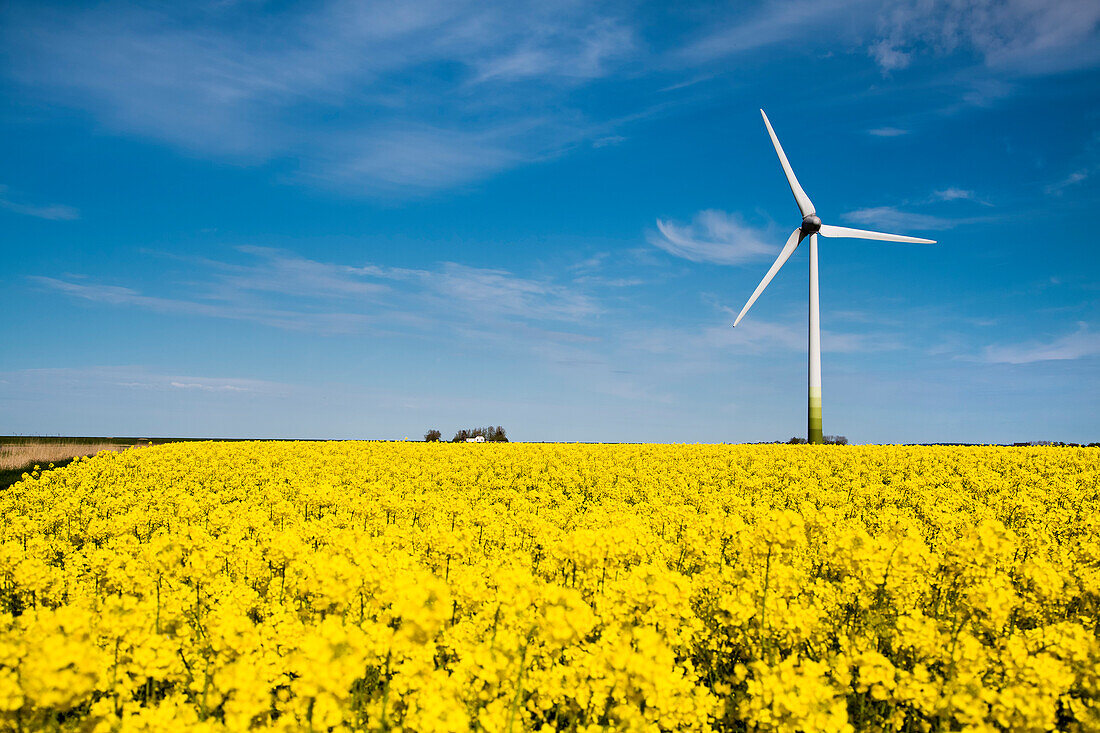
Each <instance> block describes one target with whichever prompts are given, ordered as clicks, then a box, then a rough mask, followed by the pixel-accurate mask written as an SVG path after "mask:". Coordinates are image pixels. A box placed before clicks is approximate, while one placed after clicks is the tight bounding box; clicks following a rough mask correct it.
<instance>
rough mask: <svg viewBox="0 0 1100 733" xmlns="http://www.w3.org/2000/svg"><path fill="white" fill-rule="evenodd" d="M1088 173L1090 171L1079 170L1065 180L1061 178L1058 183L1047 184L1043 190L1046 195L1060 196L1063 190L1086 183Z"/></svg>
mask: <svg viewBox="0 0 1100 733" xmlns="http://www.w3.org/2000/svg"><path fill="white" fill-rule="evenodd" d="M1090 172H1091V171H1089V170H1086V169H1083V168H1082V169H1081V170H1076V171H1074V172H1073V173H1070V174H1069V175H1068V176H1066V177H1065V178H1062V179H1060V180H1058V181H1055V182H1054V183H1050V184H1048V185H1047V186H1046V187H1045V188H1044V189H1043V190H1044V191H1046V192H1047V193H1048V194H1051V195H1054V196H1060V195H1061V194H1062V192H1063V191H1064V190H1066V189H1067V188H1069V187H1070V186H1076V185H1077V184H1078V183H1082V182H1083V181H1087V180H1088V178H1089V174H1090Z"/></svg>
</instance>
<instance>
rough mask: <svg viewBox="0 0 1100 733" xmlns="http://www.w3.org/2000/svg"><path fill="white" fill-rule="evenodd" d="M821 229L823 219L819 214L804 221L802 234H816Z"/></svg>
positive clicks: (812, 215) (811, 215)
mask: <svg viewBox="0 0 1100 733" xmlns="http://www.w3.org/2000/svg"><path fill="white" fill-rule="evenodd" d="M819 229H821V217H819V216H818V215H817V214H810V215H809V216H807V217H805V218H804V219H803V220H802V233H803V234H804V235H805V236H809V235H811V234H816V233H817V231H818V230H819Z"/></svg>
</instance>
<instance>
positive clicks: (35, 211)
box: [0, 185, 80, 221]
mask: <svg viewBox="0 0 1100 733" xmlns="http://www.w3.org/2000/svg"><path fill="white" fill-rule="evenodd" d="M7 194H8V187H7V186H3V185H0V209H7V210H8V211H11V212H13V213H16V214H23V215H24V216H33V217H35V218H36V219H48V220H50V221H71V220H73V219H79V218H80V212H79V211H77V210H76V209H74V208H73V207H72V206H65V205H64V204H46V205H41V204H26V203H20V202H18V201H12V199H11V198H10V197H9V196H8V195H7Z"/></svg>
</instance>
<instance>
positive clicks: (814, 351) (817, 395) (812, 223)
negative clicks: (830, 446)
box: [733, 110, 936, 445]
mask: <svg viewBox="0 0 1100 733" xmlns="http://www.w3.org/2000/svg"><path fill="white" fill-rule="evenodd" d="M760 116H761V117H763V118H764V126H765V127H767V128H768V135H769V136H770V137H771V139H772V145H774V146H775V152H776V154H777V155H778V156H779V164H780V165H782V166H783V173H785V174H786V175H787V183H789V184H790V186H791V193H793V194H794V200H795V202H796V203H797V204H798V210H799V211H800V212H802V225H801V226H799V227H798V229H795V230H794V231H793V232H791V236H790V237H789V238H788V239H787V243H786V244H785V245H784V246H783V250H782V251H781V252H780V253H779V256H778V257H776V258H775V262H774V263H772V266H771V268H770V269H769V270H768V274H767V275H765V276H764V279H763V280H761V281H760V284H759V285H757V286H756V290H754V291H753V292H752V297H751V298H749V302H748V303H745V307H744V308H742V309H741V312H740V313H739V314H738V316H737V320H735V321H734V322H733V326H734V328H736V327H737V324H738V323H740V322H741V319H742V318H744V317H745V314H746V313H748V312H749V308H751V307H752V304H753V303H755V302H756V299H757V298H759V297H760V294H761V293H762V292H764V288H766V287H768V283H770V282H771V281H772V278H773V277H775V273H777V272H779V268H781V267H782V266H783V263H784V262H786V261H787V260H788V259H790V256H791V255H792V254H794V251H795V250H796V249H798V245H800V244H801V243H802V240H803V239H807V238H808V239H809V240H810V349H809V351H810V370H809V371H810V375H809V376H810V379H809V382H810V394H809V409H808V414H807V417H808V422H809V428H808V435H807V438H808V440H809V442H810V443H813V444H818V445H820V444H821V443H823V442H825V441H824V436H823V434H822V431H821V313H820V312H819V310H818V298H817V235H818V234H821V235H822V236H825V237H852V238H854V239H878V240H881V241H884V242H912V243H915V244H935V243H936V242H935V240H932V239H921V238H919V237H905V236H902V235H900V234H883V233H882V232H869V231H865V230H863V229H850V228H848V227H836V226H832V225H831V224H822V223H821V219H820V218H819V217H818V215H817V211H816V210H815V209H814V205H813V203H812V202H811V201H810V197H809V196H807V195H806V192H805V191H803V190H802V186H801V185H799V183H798V179H797V178H795V177H794V171H793V170H791V164H790V163H789V162H788V161H787V155H786V154H785V153H784V152H783V146H782V145H780V144H779V138H777V137H776V136H775V130H773V129H772V123H771V122H769V121H768V116H767V115H766V114H764V110H760Z"/></svg>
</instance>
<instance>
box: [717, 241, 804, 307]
mask: <svg viewBox="0 0 1100 733" xmlns="http://www.w3.org/2000/svg"><path fill="white" fill-rule="evenodd" d="M801 242H802V229H795V230H794V231H793V232H791V236H790V237H788V238H787V243H786V244H785V245H783V251H782V252H780V253H779V256H778V257H776V258H775V262H773V263H772V266H771V269H770V270H768V274H767V275H765V276H764V279H763V280H761V281H760V284H759V285H757V286H756V290H754V291H752V297H751V298H749V302H748V303H745V307H744V308H742V309H741V312H740V313H738V314H737V320H735V321H734V322H733V327H734V328H737V324H738V323H740V322H741V319H742V318H744V317H745V314H746V313H748V312H749V308H752V304H753V303H755V302H756V299H757V298H759V297H760V293H762V292H764V288H766V287H768V283H770V282H771V281H772V278H773V277H775V273H777V272H779V268H780V267H782V266H783V263H784V262H786V261H787V260H788V259H790V257H791V255H792V254H793V253H794V251H795V250H796V249H798V245H799V244H800V243H801Z"/></svg>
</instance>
